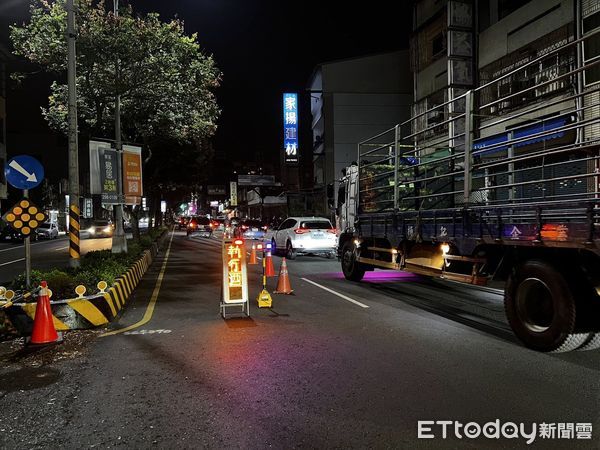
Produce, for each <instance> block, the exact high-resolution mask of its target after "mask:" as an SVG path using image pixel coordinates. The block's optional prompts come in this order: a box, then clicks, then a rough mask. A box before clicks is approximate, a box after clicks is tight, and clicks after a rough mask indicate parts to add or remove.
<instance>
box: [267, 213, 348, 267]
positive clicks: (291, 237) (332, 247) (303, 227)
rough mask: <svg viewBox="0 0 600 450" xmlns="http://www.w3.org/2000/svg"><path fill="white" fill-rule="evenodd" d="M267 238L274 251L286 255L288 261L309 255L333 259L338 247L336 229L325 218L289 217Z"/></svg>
mask: <svg viewBox="0 0 600 450" xmlns="http://www.w3.org/2000/svg"><path fill="white" fill-rule="evenodd" d="M267 238H270V240H271V245H272V247H273V250H274V251H275V252H277V251H279V252H282V253H284V254H285V256H286V257H287V258H288V259H294V258H296V256H297V255H300V254H308V253H313V254H317V255H324V256H327V257H328V258H333V257H334V256H335V251H336V246H337V236H336V233H335V228H333V226H331V222H330V221H329V219H326V218H324V217H288V218H287V219H286V220H284V221H283V222H282V223H281V225H279V227H278V228H277V229H276V230H272V231H270V232H269V233H268V234H267Z"/></svg>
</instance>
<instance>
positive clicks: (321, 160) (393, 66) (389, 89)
mask: <svg viewBox="0 0 600 450" xmlns="http://www.w3.org/2000/svg"><path fill="white" fill-rule="evenodd" d="M308 87H309V91H310V93H311V115H312V124H311V128H312V137H313V177H314V179H313V185H314V190H313V191H312V192H311V193H308V194H307V195H305V196H303V198H301V199H296V200H297V201H298V203H299V204H301V205H304V206H303V207H304V208H306V207H310V208H311V211H308V212H312V213H315V214H319V215H326V216H329V215H330V213H331V208H333V207H335V204H333V203H331V199H330V200H329V204H328V200H327V186H328V185H329V186H331V187H330V188H329V191H330V192H336V190H337V181H338V180H339V179H340V178H341V174H342V170H343V169H344V168H345V167H347V166H349V165H350V164H351V163H352V162H353V161H356V159H357V143H358V142H360V141H361V140H363V139H365V138H367V137H369V136H370V135H372V134H375V133H379V132H381V131H383V130H386V129H388V128H390V127H393V126H394V125H395V124H396V123H398V122H399V121H402V120H405V119H407V118H408V117H409V116H410V107H411V103H412V89H413V83H412V77H411V73H410V66H409V53H408V51H398V52H391V53H384V54H378V55H370V56H365V57H361V58H353V59H348V60H342V61H335V62H329V63H323V64H320V65H319V66H317V67H316V68H315V70H314V72H313V74H312V77H311V79H310V81H309V84H308ZM307 196H308V197H310V198H306V197H307ZM307 205H308V206H307Z"/></svg>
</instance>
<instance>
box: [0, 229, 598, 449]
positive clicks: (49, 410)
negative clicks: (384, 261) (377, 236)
mask: <svg viewBox="0 0 600 450" xmlns="http://www.w3.org/2000/svg"><path fill="white" fill-rule="evenodd" d="M166 255H167V252H166V251H164V250H163V251H162V252H161V254H160V256H159V257H158V259H157V261H156V262H155V263H154V264H153V266H152V268H151V269H150V271H149V272H148V273H147V275H146V276H145V277H144V280H143V281H142V283H141V284H140V286H139V287H138V289H137V291H136V293H135V295H134V298H133V299H132V301H130V303H129V305H128V307H127V308H126V311H125V313H124V314H123V316H122V317H121V318H120V320H119V321H118V322H116V323H114V324H112V325H111V327H110V329H109V330H108V331H109V332H115V334H111V335H108V336H105V337H99V336H100V335H101V334H102V333H104V332H105V331H98V332H97V333H96V334H94V335H93V336H91V337H90V338H89V340H88V341H86V342H87V343H86V344H81V348H80V347H77V346H75V347H69V345H71V344H63V345H66V346H67V347H68V351H67V350H65V351H63V352H62V353H61V351H60V350H56V349H55V350H53V351H56V352H57V355H58V356H55V357H53V358H50V360H44V359H43V358H42V359H39V358H35V357H33V358H25V359H23V360H21V361H14V360H10V361H6V360H5V363H4V364H5V365H4V367H3V368H2V369H0V380H1V381H2V383H1V384H0V390H3V392H2V394H3V398H2V407H1V408H0V424H1V426H0V429H1V432H0V447H2V448H49V447H52V448H57V447H61V448H63V447H64V448H92V447H94V448H96V447H100V448H109V447H114V446H118V445H120V446H122V447H123V448H148V447H156V448H203V447H204V448H219V449H221V448H252V449H254V448H277V449H287V448H407V449H415V448H473V449H480V448H488V447H491V448H543V449H547V448H557V449H565V448H596V449H597V448H599V446H600V439H599V436H600V408H599V405H600V377H599V375H600V352H573V353H568V354H562V355H554V354H541V353H536V352H533V351H530V350H528V349H526V348H524V347H522V346H521V345H520V344H519V343H518V342H516V341H515V339H514V338H513V336H512V333H511V332H510V330H509V329H508V326H507V325H506V322H505V320H504V318H503V313H502V305H501V297H500V295H499V294H498V293H496V292H493V291H490V290H484V289H479V290H475V291H472V290H469V289H466V288H465V287H463V286H460V285H456V284H451V283H440V282H431V281H429V282H428V281H426V280H424V279H422V278H420V277H416V276H414V275H409V274H402V273H391V272H374V273H372V274H368V275H367V277H366V280H365V281H364V282H362V283H351V282H347V281H346V280H344V279H343V278H342V276H341V274H340V271H339V263H338V262H337V261H336V260H328V259H324V258H319V257H311V256H307V257H300V258H298V259H297V260H295V261H289V271H290V275H291V284H292V287H293V288H294V293H295V295H291V296H283V295H274V296H273V301H274V304H273V307H272V308H271V309H260V310H259V309H258V308H257V307H256V303H255V301H254V300H253V301H252V303H251V319H230V320H227V321H225V320H223V319H222V318H221V317H220V316H219V306H218V305H219V296H220V279H221V278H220V277H221V275H220V274H221V272H220V271H221V259H220V258H221V257H220V243H219V242H218V240H217V239H215V238H213V239H210V240H209V239H202V238H198V239H187V238H186V237H185V236H184V235H183V234H182V233H179V232H176V233H175V234H174V236H173V238H172V242H171V244H170V251H169V252H168V258H166ZM279 264H280V258H279V257H276V258H275V266H276V267H277V268H278V267H279ZM163 269H164V270H163ZM249 280H250V281H249V284H250V297H251V298H252V299H254V298H256V295H257V294H258V292H259V289H260V276H259V266H252V267H251V268H250V270H249ZM275 281H276V280H275V279H274V278H272V279H270V280H269V290H270V291H272V290H273V288H274V285H275ZM149 305H151V306H154V309H153V310H149V309H148V307H149ZM144 314H151V316H150V320H149V321H148V322H147V323H145V324H143V325H141V326H136V323H138V322H139V321H140V320H141V319H142V317H143V316H144ZM127 327H132V328H129V331H127V332H122V331H123V329H124V328H127ZM71 336H74V335H73V334H72V335H71ZM70 339H72V338H70V337H69V339H67V341H69V340H70ZM59 348H60V347H57V349H59ZM440 420H451V421H460V422H461V423H463V424H465V423H467V422H476V423H478V424H480V425H484V424H485V423H487V422H490V421H492V422H493V421H495V420H499V421H501V422H500V423H502V424H504V423H506V422H514V423H517V424H519V423H521V422H522V423H524V424H525V426H526V427H528V428H531V427H533V426H535V427H536V430H537V429H538V428H537V427H540V424H541V423H548V424H559V423H560V424H563V423H566V424H569V423H573V427H575V426H576V424H590V425H591V426H592V427H593V431H592V434H591V438H592V439H590V440H584V439H576V438H574V439H558V438H555V439H543V438H541V437H540V436H539V435H537V437H536V438H535V440H534V443H533V444H532V445H527V444H526V439H525V438H522V437H519V438H514V439H508V438H505V437H501V438H499V439H487V438H484V437H479V438H477V439H470V438H466V437H465V436H464V434H461V433H459V435H461V436H462V439H461V438H459V437H457V436H456V435H455V434H453V433H452V434H451V433H449V435H448V437H447V439H443V438H442V431H441V428H439V427H438V428H433V430H432V431H431V433H434V434H435V438H433V439H418V422H419V421H440ZM555 427H558V425H555ZM425 434H428V433H425ZM556 434H558V432H557V431H556ZM580 436H583V437H585V434H583V433H581V434H580ZM573 437H576V436H575V434H574V436H573Z"/></svg>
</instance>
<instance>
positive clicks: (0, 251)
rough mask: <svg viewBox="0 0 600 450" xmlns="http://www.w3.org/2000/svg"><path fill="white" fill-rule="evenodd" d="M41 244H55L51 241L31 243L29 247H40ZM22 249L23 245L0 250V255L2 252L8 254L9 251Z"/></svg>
mask: <svg viewBox="0 0 600 450" xmlns="http://www.w3.org/2000/svg"><path fill="white" fill-rule="evenodd" d="M42 244H55V242H54V241H52V240H49V241H47V242H32V243H31V246H32V247H33V246H34V245H42ZM24 247H25V245H18V246H16V247H10V248H4V249H2V250H0V253H2V252H8V251H11V250H17V249H19V248H24Z"/></svg>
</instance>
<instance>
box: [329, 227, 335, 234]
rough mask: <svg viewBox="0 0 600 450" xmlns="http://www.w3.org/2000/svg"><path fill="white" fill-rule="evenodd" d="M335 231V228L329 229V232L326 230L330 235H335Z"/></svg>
mask: <svg viewBox="0 0 600 450" xmlns="http://www.w3.org/2000/svg"><path fill="white" fill-rule="evenodd" d="M335 231H336V230H335V228H330V229H329V230H327V232H328V233H331V234H335Z"/></svg>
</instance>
